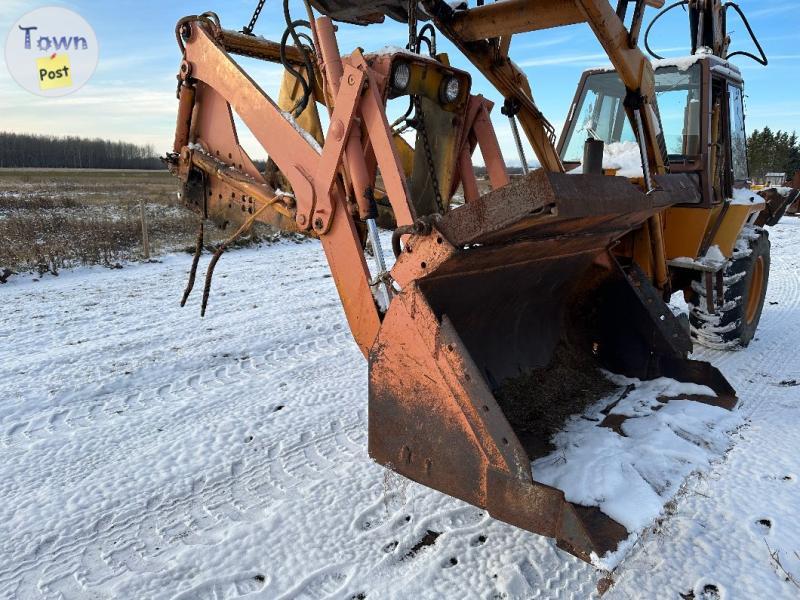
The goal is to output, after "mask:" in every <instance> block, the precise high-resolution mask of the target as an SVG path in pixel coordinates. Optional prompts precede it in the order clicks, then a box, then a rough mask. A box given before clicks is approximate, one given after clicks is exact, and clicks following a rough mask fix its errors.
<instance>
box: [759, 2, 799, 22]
mask: <svg viewBox="0 0 800 600" xmlns="http://www.w3.org/2000/svg"><path fill="white" fill-rule="evenodd" d="M795 10H797V3H796V2H790V3H788V4H772V6H765V7H764V8H757V9H756V10H750V11H747V13H746V14H747V18H748V19H749V18H753V19H758V18H761V17H769V16H772V15H777V14H779V13H785V12H789V11H795Z"/></svg>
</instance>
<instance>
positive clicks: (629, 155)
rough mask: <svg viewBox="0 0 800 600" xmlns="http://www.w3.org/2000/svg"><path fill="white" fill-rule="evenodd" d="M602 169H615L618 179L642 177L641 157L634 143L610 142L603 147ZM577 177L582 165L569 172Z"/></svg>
mask: <svg viewBox="0 0 800 600" xmlns="http://www.w3.org/2000/svg"><path fill="white" fill-rule="evenodd" d="M603 168H604V169H616V170H617V173H616V174H617V175H618V176H620V177H629V178H635V177H644V172H643V171H642V156H641V154H640V152H639V144H637V143H636V142H612V143H610V144H606V145H605V146H604V147H603ZM569 173H570V174H573V175H577V174H580V173H583V165H579V166H578V167H576V168H574V169H572V170H571V171H569Z"/></svg>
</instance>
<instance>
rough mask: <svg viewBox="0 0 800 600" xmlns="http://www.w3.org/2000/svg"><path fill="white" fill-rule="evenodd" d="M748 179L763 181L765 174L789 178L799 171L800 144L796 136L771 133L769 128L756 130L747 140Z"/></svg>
mask: <svg viewBox="0 0 800 600" xmlns="http://www.w3.org/2000/svg"><path fill="white" fill-rule="evenodd" d="M747 157H748V159H749V160H750V177H752V178H753V179H755V180H757V181H763V179H764V176H765V175H766V174H767V173H785V174H786V177H787V178H791V177H792V176H793V175H794V174H795V173H796V172H797V171H800V143H798V139H797V134H795V133H789V132H787V131H781V130H780V129H779V130H778V131H776V132H774V133H773V132H772V130H771V129H770V128H769V127H764V129H761V130H758V129H756V130H755V131H753V133H751V134H750V137H749V138H748V139H747Z"/></svg>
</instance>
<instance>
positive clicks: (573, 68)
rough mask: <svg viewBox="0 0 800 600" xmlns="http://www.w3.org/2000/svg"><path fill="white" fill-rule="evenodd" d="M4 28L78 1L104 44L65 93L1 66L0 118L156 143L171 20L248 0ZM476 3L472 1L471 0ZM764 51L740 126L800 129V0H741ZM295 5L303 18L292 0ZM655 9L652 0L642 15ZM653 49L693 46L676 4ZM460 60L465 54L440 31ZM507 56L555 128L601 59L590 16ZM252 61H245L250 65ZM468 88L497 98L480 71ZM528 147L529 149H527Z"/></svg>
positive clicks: (30, 4) (165, 125)
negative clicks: (81, 79) (51, 16)
mask: <svg viewBox="0 0 800 600" xmlns="http://www.w3.org/2000/svg"><path fill="white" fill-rule="evenodd" d="M2 3H3V7H2V9H1V10H0V31H2V32H3V43H4V44H5V36H6V35H7V33H8V31H9V28H10V27H11V25H12V24H13V23H14V22H15V21H16V20H17V19H18V18H19V17H21V16H22V15H23V14H25V13H26V12H28V11H29V10H32V9H34V8H37V7H39V6H48V5H61V6H65V7H68V8H71V9H73V10H75V11H77V12H78V13H80V14H81V15H82V16H83V17H84V18H85V19H86V20H87V21H89V23H90V24H91V25H92V26H93V27H94V29H95V31H96V33H97V37H98V41H99V44H100V61H99V64H98V68H97V71H96V73H95V75H94V77H93V78H92V79H91V80H90V81H89V83H87V84H86V85H85V86H84V87H83V88H81V89H80V90H79V91H77V92H75V93H74V94H71V95H69V96H66V97H63V98H41V97H38V96H34V95H31V94H30V93H28V92H26V91H24V90H22V89H21V88H20V87H19V86H18V85H17V84H16V83H15V82H14V80H13V79H11V76H10V75H9V73H8V70H7V69H6V67H5V61H3V66H2V69H0V130H6V131H17V132H34V133H48V134H57V135H81V136H91V137H94V136H97V137H104V138H110V139H115V140H126V141H133V142H137V143H150V144H153V145H154V146H155V147H156V149H157V150H158V151H159V152H165V151H167V150H168V149H169V148H170V146H171V139H172V133H173V129H174V123H175V121H174V119H175V111H176V109H177V104H176V100H175V73H176V72H177V67H178V64H179V53H178V48H177V46H176V43H175V38H174V35H173V29H174V24H175V22H176V21H177V20H178V19H179V18H180V17H181V16H184V15H186V14H196V13H199V12H203V11H205V10H214V11H216V12H217V13H218V14H219V15H220V18H221V19H222V24H223V26H225V27H228V28H231V29H241V27H242V26H243V25H244V24H245V23H247V21H248V20H249V17H250V14H251V13H252V10H253V7H254V6H255V3H256V2H255V0H247V1H243V0H202V1H200V2H198V1H193V0H192V1H189V0H186V1H182V2H180V1H170V2H165V1H163V0H162V1H159V2H156V1H148V0H138V1H132V0H122V1H109V0H92V1H74V2H58V1H57V0H45V1H43V2H39V1H36V0H2ZM470 4H471V5H472V4H474V2H470ZM739 4H740V6H741V7H742V8H743V9H744V11H745V13H746V14H747V15H748V17H749V19H750V22H751V24H752V26H753V29H754V30H755V32H756V34H757V35H758V36H759V38H760V40H761V43H762V45H763V46H764V48H765V50H766V52H767V55H768V57H769V59H770V65H769V66H768V67H762V66H760V65H758V64H756V63H754V62H752V61H750V60H748V59H744V58H743V57H737V58H736V59H734V62H735V63H736V64H737V65H738V66H739V67H740V68H742V70H743V73H744V77H745V80H746V90H745V91H746V103H747V106H746V110H747V129H748V131H752V130H753V129H754V128H762V127H764V126H765V125H769V126H770V127H772V128H773V129H784V130H798V131H800V101H799V100H798V99H799V98H800V46H798V44H797V39H798V37H799V36H800V33H798V31H797V10H798V3H797V0H739ZM281 5H282V2H281V1H280V0H267V3H266V6H265V8H264V11H263V12H262V14H261V18H260V20H259V24H258V26H257V27H256V33H258V34H260V35H263V36H265V37H267V38H270V39H275V40H278V39H279V38H280V34H281V33H282V31H283V26H282V23H283V15H282V12H281V9H280V6H281ZM293 6H295V10H294V11H293V14H296V15H297V18H304V16H305V15H304V11H303V10H302V7H301V4H300V3H299V2H293ZM655 14H656V11H655V10H654V9H648V13H647V16H646V18H645V23H648V22H649V20H650V19H651V18H652V17H653V16H654V15H655ZM729 15H730V21H731V22H730V23H729V26H728V27H729V34H730V35H731V37H732V38H733V43H732V48H734V49H745V50H751V51H752V50H753V46H752V43H751V42H750V41H749V36H748V35H747V32H746V30H745V28H744V26H743V25H742V24H741V23H740V21H739V20H738V18H737V17H736V16H735V15H734V13H733V11H731V12H730V13H729ZM406 38H407V30H406V28H405V26H404V25H402V24H399V23H394V22H387V23H385V24H383V25H373V26H370V27H367V28H362V27H355V26H347V25H344V26H341V28H340V32H339V45H340V47H341V49H342V52H343V53H347V52H349V51H351V50H352V49H353V48H355V47H356V46H361V47H363V48H364V49H365V50H366V51H369V50H377V49H378V48H380V47H382V46H385V45H397V46H402V45H404V44H405V41H406ZM652 41H653V44H652V45H653V46H654V48H655V49H661V50H662V51H663V54H665V55H667V56H678V55H681V54H686V53H688V32H687V24H686V18H685V14H684V13H683V11H682V10H681V9H675V10H673V11H672V12H671V13H670V14H669V15H667V17H665V18H664V19H662V20H661V22H660V23H659V24H658V25H657V26H656V29H655V30H654V35H653V38H652ZM442 49H444V50H448V49H449V50H451V60H452V62H453V64H454V65H455V66H458V67H462V68H466V67H467V63H466V61H465V60H463V59H462V58H461V57H460V56H457V53H456V52H454V51H452V48H450V47H449V46H448V44H447V43H445V42H443V41H440V51H441V50H442ZM511 54H512V58H513V59H514V60H515V61H516V62H517V63H518V64H520V65H521V66H523V68H524V70H525V72H526V74H527V75H528V77H529V79H530V81H531V84H532V87H533V92H534V97H535V99H536V101H537V103H538V104H539V106H540V108H541V109H542V110H543V111H544V113H545V115H547V117H548V118H549V119H550V121H551V122H552V123H553V124H554V125H555V126H556V130H557V131H558V132H559V133H560V132H561V127H562V125H563V121H564V117H565V115H566V112H567V109H568V107H569V103H570V102H571V100H572V97H573V95H574V93H575V87H576V85H577V83H578V80H579V78H580V75H581V72H582V71H583V70H584V69H586V68H590V67H593V66H598V65H603V64H607V63H608V60H607V58H606V57H605V54H604V53H603V51H602V48H601V47H600V45H599V44H598V43H597V42H596V41H595V39H594V36H593V34H592V33H591V30H590V29H589V27H588V25H585V24H581V25H573V26H570V27H562V28H558V29H553V30H549V31H543V32H534V33H530V34H524V35H519V36H515V38H514V41H513V44H512V47H511ZM250 64H251V63H249V62H248V68H249V66H250ZM254 75H255V78H256V80H257V81H258V82H259V83H260V84H261V85H262V87H263V88H264V89H265V90H266V91H267V92H270V93H275V92H277V86H278V82H279V76H280V68H279V67H278V66H274V65H268V66H264V67H261V68H259V69H258V70H257V71H254ZM473 92H475V93H482V94H484V95H485V96H487V97H488V98H490V99H492V100H495V101H500V100H501V98H499V96H498V95H497V94H496V93H494V92H493V90H491V89H490V87H489V86H488V85H487V84H486V83H485V82H484V81H482V80H481V79H479V78H475V82H474V85H473ZM494 123H495V127H496V128H497V133H498V137H499V139H500V142H501V146H502V148H503V151H504V154H505V155H506V158H507V159H508V160H509V162H512V161H513V160H514V159H515V158H516V152H515V151H514V149H513V148H514V146H513V142H512V139H511V135H510V131H509V128H508V125H507V121H506V120H505V118H503V117H501V116H500V115H499V110H496V114H495V118H494ZM241 138H242V142H243V144H244V145H245V147H246V148H247V149H248V150H249V151H250V152H251V154H253V155H254V156H255V157H262V156H263V152H259V151H258V150H257V144H256V143H255V140H254V139H253V138H252V136H250V135H248V134H247V133H246V132H241ZM528 158H529V159H531V158H533V154H532V152H530V150H528Z"/></svg>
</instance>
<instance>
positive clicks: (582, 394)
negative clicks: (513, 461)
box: [495, 340, 618, 460]
mask: <svg viewBox="0 0 800 600" xmlns="http://www.w3.org/2000/svg"><path fill="white" fill-rule="evenodd" d="M617 388H618V386H617V385H615V384H614V383H612V382H611V381H609V380H608V379H607V378H606V377H605V375H604V374H603V372H602V371H601V370H600V369H599V368H598V366H597V363H596V362H595V360H594V359H593V358H592V356H591V355H590V354H588V353H586V352H581V351H578V350H576V349H575V347H574V346H572V345H570V344H568V343H566V342H564V341H563V340H562V341H561V342H559V344H558V346H556V349H555V352H554V353H553V358H552V360H551V361H550V365H549V366H547V367H545V368H543V369H532V370H530V371H528V372H526V373H522V374H521V375H519V376H517V377H513V378H510V379H507V380H506V381H505V382H503V384H502V385H501V387H500V389H499V390H498V391H497V392H496V394H495V396H496V398H497V402H498V403H499V404H500V408H501V409H502V410H503V413H504V414H505V416H506V418H507V419H508V421H509V423H510V424H511V427H512V428H513V429H514V432H515V433H516V434H517V437H518V438H519V440H520V443H521V444H522V446H523V447H524V448H525V450H526V452H528V455H529V456H530V458H531V460H535V459H536V458H540V457H542V456H546V455H547V454H549V453H550V452H552V451H553V450H554V449H555V447H554V446H553V444H552V443H551V438H552V437H553V435H554V434H555V433H557V432H558V431H559V430H560V429H562V428H563V426H564V423H565V422H566V421H567V419H568V418H569V417H570V416H572V415H574V414H578V413H581V412H583V411H584V410H585V409H586V407H587V406H589V405H590V404H592V403H593V402H596V401H597V400H599V399H601V398H604V397H606V396H608V395H610V394H611V393H612V392H614V391H615V390H616V389H617Z"/></svg>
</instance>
